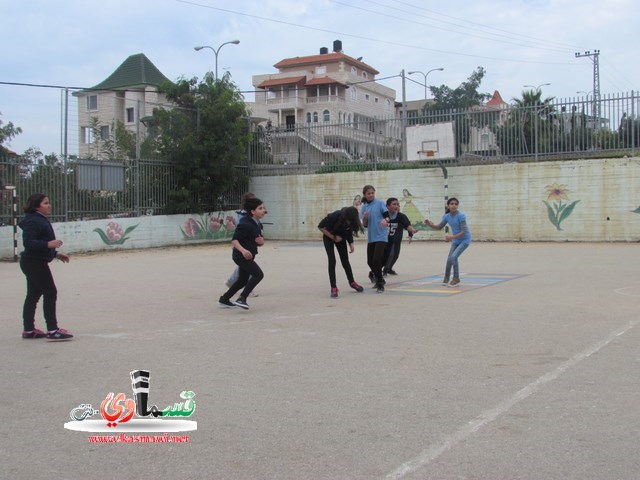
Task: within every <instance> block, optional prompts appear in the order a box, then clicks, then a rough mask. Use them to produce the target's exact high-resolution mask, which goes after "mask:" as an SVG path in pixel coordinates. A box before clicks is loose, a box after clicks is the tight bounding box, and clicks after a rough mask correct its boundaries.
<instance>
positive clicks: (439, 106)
mask: <svg viewBox="0 0 640 480" xmlns="http://www.w3.org/2000/svg"><path fill="white" fill-rule="evenodd" d="M485 73H486V72H485V69H484V68H482V67H478V68H476V70H474V71H473V72H472V73H471V75H469V78H467V80H466V81H465V82H462V83H461V84H460V85H459V86H458V87H457V88H455V89H451V88H449V87H447V86H446V85H442V86H440V87H435V86H434V87H429V89H430V90H431V94H432V95H433V101H432V102H429V103H427V104H425V114H428V117H427V118H426V119H425V120H427V123H437V122H454V128H455V132H456V150H457V152H458V154H460V153H461V152H462V151H464V150H465V148H464V146H465V145H467V144H468V143H469V137H470V130H471V127H480V126H482V125H479V124H478V123H477V122H476V117H477V116H476V115H473V113H472V110H473V109H474V107H478V106H480V105H482V104H483V103H484V101H485V100H487V99H488V98H491V95H490V94H488V93H480V92H478V89H479V88H480V84H481V83H482V79H483V78H484V75H485Z"/></svg>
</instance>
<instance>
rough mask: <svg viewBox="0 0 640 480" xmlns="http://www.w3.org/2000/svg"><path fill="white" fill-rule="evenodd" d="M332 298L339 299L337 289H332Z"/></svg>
mask: <svg viewBox="0 0 640 480" xmlns="http://www.w3.org/2000/svg"><path fill="white" fill-rule="evenodd" d="M331 298H338V289H337V288H332V289H331Z"/></svg>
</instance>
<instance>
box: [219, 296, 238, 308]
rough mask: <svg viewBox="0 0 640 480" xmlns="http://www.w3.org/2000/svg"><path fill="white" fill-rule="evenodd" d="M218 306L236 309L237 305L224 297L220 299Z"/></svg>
mask: <svg viewBox="0 0 640 480" xmlns="http://www.w3.org/2000/svg"><path fill="white" fill-rule="evenodd" d="M218 305H220V306H221V307H235V305H234V304H233V303H232V302H231V301H230V300H229V299H226V298H224V297H220V298H219V299H218Z"/></svg>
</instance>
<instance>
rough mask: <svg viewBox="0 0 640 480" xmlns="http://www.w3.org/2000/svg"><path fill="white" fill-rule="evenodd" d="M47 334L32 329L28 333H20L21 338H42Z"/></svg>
mask: <svg viewBox="0 0 640 480" xmlns="http://www.w3.org/2000/svg"><path fill="white" fill-rule="evenodd" d="M46 336H47V334H46V333H45V332H43V331H42V330H38V329H37V328H34V329H33V330H31V331H30V332H22V338H44V337H46Z"/></svg>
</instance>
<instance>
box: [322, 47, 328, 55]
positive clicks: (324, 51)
mask: <svg viewBox="0 0 640 480" xmlns="http://www.w3.org/2000/svg"><path fill="white" fill-rule="evenodd" d="M327 53H329V49H328V48H327V47H321V48H320V55H326V54H327Z"/></svg>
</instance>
